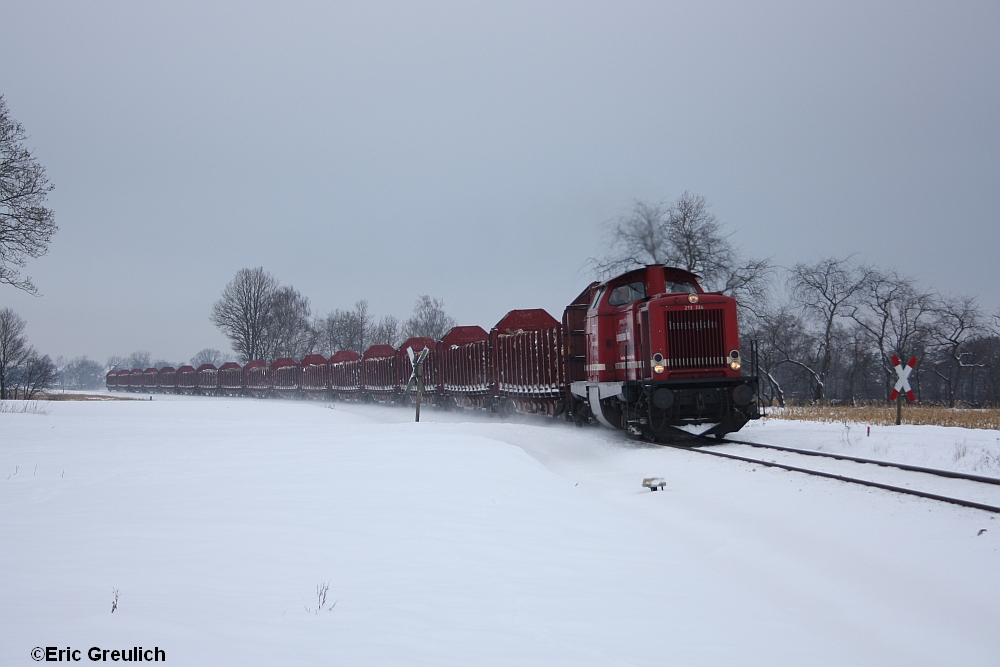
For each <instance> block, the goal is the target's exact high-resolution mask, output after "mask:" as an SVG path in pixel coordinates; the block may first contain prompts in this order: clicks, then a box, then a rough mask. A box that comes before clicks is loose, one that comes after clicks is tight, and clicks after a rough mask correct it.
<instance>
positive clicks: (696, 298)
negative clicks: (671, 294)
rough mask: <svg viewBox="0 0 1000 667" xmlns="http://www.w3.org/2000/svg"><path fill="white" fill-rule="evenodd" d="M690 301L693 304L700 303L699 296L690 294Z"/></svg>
mask: <svg viewBox="0 0 1000 667" xmlns="http://www.w3.org/2000/svg"><path fill="white" fill-rule="evenodd" d="M688 301H690V302H691V303H698V295H697V294H688Z"/></svg>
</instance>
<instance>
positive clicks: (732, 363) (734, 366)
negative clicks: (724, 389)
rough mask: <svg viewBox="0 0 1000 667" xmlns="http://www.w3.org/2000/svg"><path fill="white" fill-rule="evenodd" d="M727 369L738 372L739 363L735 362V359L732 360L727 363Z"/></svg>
mask: <svg viewBox="0 0 1000 667" xmlns="http://www.w3.org/2000/svg"><path fill="white" fill-rule="evenodd" d="M729 367H730V368H732V369H733V370H734V371H738V370H740V362H739V361H737V360H736V359H733V360H732V361H730V362H729Z"/></svg>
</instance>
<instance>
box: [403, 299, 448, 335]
mask: <svg viewBox="0 0 1000 667" xmlns="http://www.w3.org/2000/svg"><path fill="white" fill-rule="evenodd" d="M457 324H458V323H457V322H456V321H455V320H454V319H452V318H451V317H448V315H447V314H445V312H444V301H441V300H440V299H432V298H431V297H429V296H427V295H426V294H425V295H423V296H421V297H419V298H418V299H417V303H416V305H415V306H414V307H413V316H412V317H410V319H408V320H406V322H405V323H404V324H403V336H404V337H406V338H412V337H415V336H426V337H427V338H433V339H434V340H441V339H442V338H444V335H445V334H446V333H448V332H449V331H450V330H451V329H452V328H454V327H455V326H456V325H457Z"/></svg>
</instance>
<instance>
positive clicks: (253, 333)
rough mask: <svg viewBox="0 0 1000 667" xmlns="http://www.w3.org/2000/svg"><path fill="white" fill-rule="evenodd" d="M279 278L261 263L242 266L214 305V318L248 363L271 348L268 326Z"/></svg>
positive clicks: (259, 357)
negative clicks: (248, 267)
mask: <svg viewBox="0 0 1000 667" xmlns="http://www.w3.org/2000/svg"><path fill="white" fill-rule="evenodd" d="M277 288H278V282H277V281H276V280H275V279H274V276H272V275H271V274H270V273H268V272H267V271H265V270H264V269H263V268H261V267H257V268H253V269H240V270H239V271H237V272H236V276H235V277H234V278H233V279H232V280H231V281H230V282H229V284H228V285H226V287H225V289H223V290H222V297H221V298H220V299H219V300H218V301H216V302H215V304H214V305H213V306H212V315H211V318H210V319H211V321H212V324H214V325H215V326H217V327H218V328H219V329H220V330H221V331H222V333H224V334H225V335H226V337H228V338H229V340H230V341H231V342H232V346H233V351H234V352H236V353H237V354H239V355H240V358H241V360H242V361H243V362H244V363H245V362H248V361H252V360H254V359H263V358H264V357H265V355H266V353H267V352H268V350H267V348H266V346H267V339H266V336H267V326H268V324H269V323H270V319H271V308H272V306H273V305H274V299H273V296H274V293H275V291H276V290H277Z"/></svg>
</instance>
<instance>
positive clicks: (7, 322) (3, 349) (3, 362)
mask: <svg viewBox="0 0 1000 667" xmlns="http://www.w3.org/2000/svg"><path fill="white" fill-rule="evenodd" d="M26 326H27V323H26V322H25V321H24V320H23V319H21V316H20V315H18V314H17V313H15V312H14V310H13V309H11V308H4V309H2V310H0V399H6V398H10V396H9V395H8V394H9V393H10V389H11V388H12V387H13V386H14V375H15V373H16V371H17V369H18V368H20V366H21V365H22V364H24V362H25V361H26V360H27V358H28V356H29V355H30V354H31V348H29V347H28V342H27V339H26V338H25V336H24V329H25V327H26Z"/></svg>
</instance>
